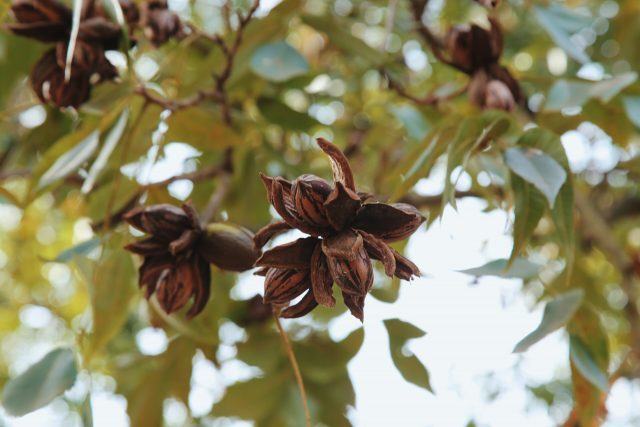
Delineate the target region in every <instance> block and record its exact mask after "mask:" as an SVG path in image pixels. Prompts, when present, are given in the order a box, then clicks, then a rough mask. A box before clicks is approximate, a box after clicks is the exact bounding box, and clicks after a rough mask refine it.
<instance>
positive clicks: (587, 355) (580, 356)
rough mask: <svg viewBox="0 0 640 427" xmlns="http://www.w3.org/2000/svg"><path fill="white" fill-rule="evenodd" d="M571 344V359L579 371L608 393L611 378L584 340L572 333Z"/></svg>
mask: <svg viewBox="0 0 640 427" xmlns="http://www.w3.org/2000/svg"><path fill="white" fill-rule="evenodd" d="M569 345H570V347H569V348H570V353H569V354H570V357H571V361H572V362H573V364H574V365H575V367H576V368H577V369H578V371H580V373H581V374H582V376H584V377H585V378H586V379H587V380H588V381H589V382H590V383H591V384H593V385H594V386H596V387H598V388H599V389H600V390H601V391H603V392H605V393H606V392H607V391H608V390H609V379H608V378H607V375H606V374H605V373H604V372H602V370H601V369H600V367H599V366H598V363H596V361H595V359H594V358H593V356H592V355H591V352H590V351H589V349H588V348H587V346H586V345H585V344H584V342H582V340H581V339H580V338H579V337H578V336H576V335H571V336H570V338H569Z"/></svg>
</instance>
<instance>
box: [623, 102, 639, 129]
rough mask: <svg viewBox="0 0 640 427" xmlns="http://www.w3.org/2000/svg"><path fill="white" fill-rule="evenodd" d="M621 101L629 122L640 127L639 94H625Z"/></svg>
mask: <svg viewBox="0 0 640 427" xmlns="http://www.w3.org/2000/svg"><path fill="white" fill-rule="evenodd" d="M622 103H623V104H624V111H625V112H626V113H627V117H628V118H629V120H631V123H633V124H634V126H635V127H636V128H638V129H640V96H625V97H624V98H622Z"/></svg>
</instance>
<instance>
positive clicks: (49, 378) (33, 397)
mask: <svg viewBox="0 0 640 427" xmlns="http://www.w3.org/2000/svg"><path fill="white" fill-rule="evenodd" d="M77 376H78V368H77V367H76V358H75V355H74V354H73V351H72V350H71V349H69V348H58V349H56V350H53V351H51V352H50V353H48V354H47V355H46V356H44V357H43V358H42V359H40V360H39V361H38V362H36V363H35V364H33V365H31V366H30V367H29V368H28V369H27V370H26V371H25V372H23V373H22V374H20V375H18V376H17V377H15V378H12V379H11V380H9V382H7V384H6V385H5V387H4V391H3V393H2V405H3V406H4V408H5V410H6V411H7V412H8V413H9V414H11V415H13V416H22V415H25V414H28V413H29V412H32V411H35V410H36V409H39V408H42V407H43V406H45V405H47V404H48V403H50V402H51V401H52V400H53V399H55V398H56V397H58V396H60V395H62V393H64V391H65V390H67V389H68V388H70V387H71V386H72V385H73V383H74V382H75V381H76V377H77Z"/></svg>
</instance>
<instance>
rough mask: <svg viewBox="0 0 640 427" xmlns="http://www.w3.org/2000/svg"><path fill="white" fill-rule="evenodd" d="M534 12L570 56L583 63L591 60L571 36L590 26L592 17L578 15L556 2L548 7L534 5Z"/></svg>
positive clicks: (543, 26)
mask: <svg viewBox="0 0 640 427" xmlns="http://www.w3.org/2000/svg"><path fill="white" fill-rule="evenodd" d="M534 12H535V16H536V18H537V20H538V22H539V23H540V25H541V26H542V28H544V29H545V30H546V31H547V33H548V34H549V36H550V37H551V39H553V41H554V42H555V43H556V44H557V45H558V46H559V47H561V48H562V49H563V50H564V51H565V52H567V54H568V55H569V56H571V57H572V58H573V59H575V60H576V61H578V62H581V63H583V64H584V63H587V62H589V61H590V59H589V56H588V55H587V54H586V53H585V51H584V49H581V48H579V47H578V45H577V44H576V43H574V42H573V41H572V40H571V36H572V35H573V34H575V33H577V32H578V31H580V30H581V29H583V28H586V27H588V26H590V25H591V23H592V19H591V18H589V17H587V16H583V15H578V14H576V13H574V12H572V11H570V10H569V9H566V8H565V7H563V6H560V5H558V4H555V3H554V4H551V5H550V6H549V7H547V8H544V7H541V6H534Z"/></svg>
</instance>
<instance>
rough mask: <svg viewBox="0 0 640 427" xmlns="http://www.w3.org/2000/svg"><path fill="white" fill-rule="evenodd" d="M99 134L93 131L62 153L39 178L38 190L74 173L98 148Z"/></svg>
mask: <svg viewBox="0 0 640 427" xmlns="http://www.w3.org/2000/svg"><path fill="white" fill-rule="evenodd" d="M99 142H100V132H99V131H97V130H95V131H93V132H91V133H90V134H89V135H88V136H87V137H86V138H84V139H83V140H82V141H80V143H79V144H77V145H76V146H74V147H73V148H72V149H71V150H69V151H67V152H66V153H64V154H63V155H62V156H60V157H59V158H58V160H56V161H55V163H54V164H53V165H52V166H51V167H50V168H49V169H48V170H47V171H46V172H45V173H44V174H42V176H41V177H40V181H39V182H38V189H40V188H44V187H46V186H48V185H50V184H53V183H54V182H56V181H58V180H60V179H62V178H65V177H67V176H69V175H71V174H72V173H73V172H75V171H76V170H77V169H78V168H79V167H80V166H82V164H83V163H84V162H86V161H87V160H89V157H91V155H92V154H93V152H94V151H96V148H98V143H99Z"/></svg>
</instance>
